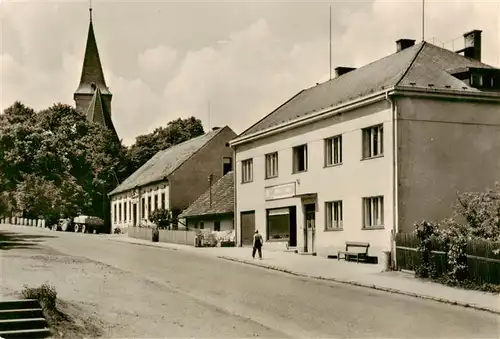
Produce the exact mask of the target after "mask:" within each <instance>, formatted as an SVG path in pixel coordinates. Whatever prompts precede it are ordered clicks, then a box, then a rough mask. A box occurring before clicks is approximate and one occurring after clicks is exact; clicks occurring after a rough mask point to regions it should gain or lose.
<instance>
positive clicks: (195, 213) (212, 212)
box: [179, 172, 234, 231]
mask: <svg viewBox="0 0 500 339" xmlns="http://www.w3.org/2000/svg"><path fill="white" fill-rule="evenodd" d="M179 217H180V218H183V219H185V223H186V226H187V227H188V228H196V229H209V230H211V231H231V230H234V222H233V220H234V173H233V172H229V173H227V174H226V175H224V176H223V177H222V178H221V179H220V180H219V181H217V182H216V183H215V184H214V185H213V186H212V187H211V188H209V189H208V190H207V191H206V192H205V193H203V194H202V195H201V196H200V197H199V198H198V199H197V200H196V201H195V202H194V203H192V204H191V205H190V206H189V207H188V208H187V209H186V210H184V211H183V212H182V213H181V215H180V216H179Z"/></svg>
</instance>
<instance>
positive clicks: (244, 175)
mask: <svg viewBox="0 0 500 339" xmlns="http://www.w3.org/2000/svg"><path fill="white" fill-rule="evenodd" d="M251 181H253V159H247V160H243V161H242V162H241V182H251Z"/></svg>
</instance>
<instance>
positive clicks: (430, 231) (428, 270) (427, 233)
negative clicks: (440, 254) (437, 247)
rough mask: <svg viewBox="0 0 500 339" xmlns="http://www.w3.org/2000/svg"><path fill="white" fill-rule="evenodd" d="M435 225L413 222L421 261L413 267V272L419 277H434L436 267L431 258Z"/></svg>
mask: <svg viewBox="0 0 500 339" xmlns="http://www.w3.org/2000/svg"><path fill="white" fill-rule="evenodd" d="M436 228H437V225H435V224H433V223H431V222H428V221H422V222H420V223H416V224H415V231H414V232H415V235H416V236H417V238H418V240H419V244H418V247H417V251H418V252H419V253H420V258H421V263H420V265H418V266H417V267H416V269H415V274H416V275H417V276H418V277H420V278H430V277H435V276H436V274H437V272H436V267H435V264H434V261H433V260H432V241H433V240H434V239H435V236H436Z"/></svg>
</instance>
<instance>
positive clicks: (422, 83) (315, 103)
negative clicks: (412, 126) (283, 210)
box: [238, 42, 494, 138]
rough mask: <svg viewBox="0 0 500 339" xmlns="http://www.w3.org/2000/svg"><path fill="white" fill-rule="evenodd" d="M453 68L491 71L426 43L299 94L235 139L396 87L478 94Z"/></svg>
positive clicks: (475, 61) (476, 62)
mask: <svg viewBox="0 0 500 339" xmlns="http://www.w3.org/2000/svg"><path fill="white" fill-rule="evenodd" d="M455 67H485V68H494V67H492V66H489V65H486V64H483V63H481V62H479V61H477V60H474V59H470V58H466V57H464V56H462V55H459V54H457V53H455V52H452V51H450V50H447V49H444V48H441V47H437V46H434V45H432V44H430V43H428V42H421V43H419V44H416V45H414V46H412V47H409V48H406V49H404V50H402V51H400V52H397V53H394V54H391V55H389V56H387V57H385V58H382V59H379V60H377V61H375V62H373V63H370V64H368V65H365V66H363V67H360V68H358V69H355V70H353V71H350V72H348V73H346V74H343V75H341V76H340V77H337V78H333V79H331V80H329V81H327V82H324V83H322V84H319V85H316V86H313V87H311V88H308V89H305V90H302V91H301V92H299V93H298V94H296V95H295V96H294V97H292V98H291V99H290V100H288V101H287V102H285V103H284V104H283V105H281V106H280V107H278V108H277V109H275V110H274V111H273V112H271V113H270V114H269V115H267V116H265V117H264V118H263V119H261V120H260V121H258V122H257V123H256V124H254V125H253V126H251V127H250V128H248V129H247V130H245V131H244V132H242V133H241V134H240V135H239V136H238V138H240V137H244V136H247V135H250V134H253V133H255V132H260V131H263V130H266V129H269V128H272V127H274V126H277V125H279V124H281V123H285V122H289V121H293V120H295V119H298V118H301V117H305V116H307V115H311V114H314V113H316V112H319V111H321V110H324V109H328V108H334V107H336V106H339V105H342V104H344V103H347V102H349V101H352V100H355V99H360V98H362V97H365V96H368V95H370V94H373V93H376V92H380V91H383V90H386V89H390V88H393V87H396V88H397V87H398V86H400V87H401V88H403V87H404V86H412V88H427V89H428V88H429V84H432V85H433V88H435V89H436V88H443V89H444V88H446V89H451V90H457V91H462V92H478V91H479V90H478V89H476V88H473V87H470V86H468V85H466V84H465V83H464V82H462V81H460V80H458V79H456V78H455V77H453V76H452V75H451V74H450V73H448V70H449V69H450V68H455ZM447 86H450V87H447ZM464 87H465V88H464Z"/></svg>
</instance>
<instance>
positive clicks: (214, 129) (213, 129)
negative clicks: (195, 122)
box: [212, 127, 220, 131]
mask: <svg viewBox="0 0 500 339" xmlns="http://www.w3.org/2000/svg"><path fill="white" fill-rule="evenodd" d="M218 129H220V127H212V131H217V130H218Z"/></svg>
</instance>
